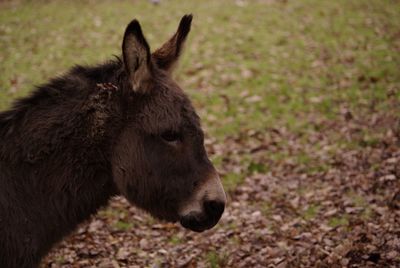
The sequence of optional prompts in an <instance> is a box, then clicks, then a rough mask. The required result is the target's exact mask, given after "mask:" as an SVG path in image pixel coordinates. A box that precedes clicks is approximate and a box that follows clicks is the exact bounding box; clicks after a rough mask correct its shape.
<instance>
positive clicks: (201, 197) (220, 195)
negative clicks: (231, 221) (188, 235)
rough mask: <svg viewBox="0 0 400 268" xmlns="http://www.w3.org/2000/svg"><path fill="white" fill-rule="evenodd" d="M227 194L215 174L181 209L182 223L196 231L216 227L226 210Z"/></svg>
mask: <svg viewBox="0 0 400 268" xmlns="http://www.w3.org/2000/svg"><path fill="white" fill-rule="evenodd" d="M225 204H226V195H225V192H224V189H223V187H222V184H221V181H220V179H219V177H218V175H215V174H213V176H210V177H209V179H207V181H206V182H205V183H204V184H202V185H201V186H200V187H199V188H198V189H197V190H196V191H195V193H194V195H193V197H192V198H191V199H190V200H189V202H187V203H186V204H185V205H184V206H183V209H181V211H180V213H179V214H180V215H181V216H180V223H181V225H182V226H183V227H185V228H187V229H190V230H192V231H195V232H202V231H205V230H207V229H211V228H212V227H214V226H215V225H216V224H217V223H218V221H219V219H220V218H221V216H222V213H223V212H224V209H225Z"/></svg>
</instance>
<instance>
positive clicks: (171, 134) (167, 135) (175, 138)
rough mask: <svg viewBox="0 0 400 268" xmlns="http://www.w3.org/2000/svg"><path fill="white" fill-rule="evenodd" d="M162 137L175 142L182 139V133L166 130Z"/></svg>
mask: <svg viewBox="0 0 400 268" xmlns="http://www.w3.org/2000/svg"><path fill="white" fill-rule="evenodd" d="M161 138H162V139H163V140H165V141H166V142H175V141H178V140H180V139H181V135H180V134H179V133H178V132H176V131H165V132H164V133H162V134H161Z"/></svg>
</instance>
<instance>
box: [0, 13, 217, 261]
mask: <svg viewBox="0 0 400 268" xmlns="http://www.w3.org/2000/svg"><path fill="white" fill-rule="evenodd" d="M190 21H191V16H185V17H184V18H183V19H182V21H181V25H180V27H179V29H178V33H177V34H175V35H174V37H173V38H172V39H171V40H170V41H169V42H167V44H166V45H164V46H163V47H162V48H161V49H159V50H157V51H156V52H155V53H153V54H150V50H149V46H148V45H147V42H146V40H145V38H144V36H143V34H142V32H141V29H140V25H139V23H138V22H137V21H132V22H131V24H129V26H128V27H127V30H126V32H125V37H124V42H123V59H124V60H123V61H121V60H119V59H116V60H114V61H111V62H109V63H106V64H103V65H99V66H96V67H82V66H77V67H75V68H73V69H72V70H71V71H69V72H68V73H67V74H66V75H64V76H62V77H59V78H55V79H52V80H51V81H50V82H49V83H47V84H45V85H42V86H40V87H38V88H37V89H36V90H34V91H33V92H32V94H31V95H30V96H28V97H25V98H23V99H20V100H18V101H17V102H16V103H15V104H14V106H13V107H12V108H11V109H9V110H7V111H4V112H2V113H0V267H35V266H37V265H38V264H39V262H40V260H41V258H42V257H43V256H44V255H46V253H47V252H48V251H49V250H50V249H51V247H52V246H53V245H54V244H55V243H56V242H58V241H60V240H61V239H62V238H63V237H64V236H65V235H67V234H68V233H70V232H71V231H72V230H74V229H75V228H76V226H77V225H78V224H79V223H80V222H82V221H84V220H85V219H88V218H89V217H90V215H92V214H94V213H96V211H97V210H98V209H99V208H100V207H102V206H105V205H106V204H107V202H108V200H109V199H110V197H112V196H114V195H119V194H122V195H124V196H125V197H126V198H127V199H128V200H129V201H130V202H131V203H133V204H135V205H137V206H139V207H140V208H143V209H145V210H146V211H148V212H149V213H151V214H152V215H154V216H155V217H157V218H160V219H164V220H169V221H176V220H179V215H178V208H179V206H180V205H181V204H182V203H184V202H185V201H186V200H188V199H189V198H190V196H191V195H192V194H193V192H194V191H195V189H196V185H198V184H199V182H201V181H202V180H204V179H206V178H207V177H209V174H211V173H215V170H214V168H213V166H212V164H211V163H210V161H209V160H208V158H207V154H206V152H205V149H204V145H203V132H202V130H201V127H200V122H199V118H198V116H197V115H196V113H195V110H194V109H193V107H192V105H191V103H190V101H189V99H188V98H187V97H186V95H185V94H184V93H183V91H182V90H181V89H180V88H179V86H178V85H177V84H176V83H175V82H174V81H173V80H172V79H171V77H170V75H169V73H170V71H171V67H172V65H173V64H174V63H175V62H176V61H177V58H178V56H179V54H180V51H181V48H182V46H183V41H184V40H185V38H186V35H187V33H188V32H189V30H190Z"/></svg>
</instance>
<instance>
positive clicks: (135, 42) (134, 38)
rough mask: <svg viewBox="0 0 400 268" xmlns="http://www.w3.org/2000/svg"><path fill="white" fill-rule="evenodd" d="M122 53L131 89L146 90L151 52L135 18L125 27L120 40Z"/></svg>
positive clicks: (149, 73) (149, 77)
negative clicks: (122, 37)
mask: <svg viewBox="0 0 400 268" xmlns="http://www.w3.org/2000/svg"><path fill="white" fill-rule="evenodd" d="M122 54H123V58H124V65H125V70H126V72H127V73H128V76H129V82H130V83H131V86H132V90H133V91H135V92H142V93H144V92H146V91H147V88H148V86H147V85H148V82H149V81H150V79H151V54H150V47H149V45H148V43H147V41H146V39H145V38H144V35H143V32H142V29H141V27H140V24H139V22H138V21H137V20H133V21H131V23H129V25H128V26H127V27H126V30H125V34H124V41H123V42H122Z"/></svg>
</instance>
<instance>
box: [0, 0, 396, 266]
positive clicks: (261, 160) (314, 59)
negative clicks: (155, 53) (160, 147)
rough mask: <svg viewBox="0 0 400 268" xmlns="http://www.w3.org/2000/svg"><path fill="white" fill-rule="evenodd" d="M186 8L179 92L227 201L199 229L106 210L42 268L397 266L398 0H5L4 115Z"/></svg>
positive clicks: (0, 10)
mask: <svg viewBox="0 0 400 268" xmlns="http://www.w3.org/2000/svg"><path fill="white" fill-rule="evenodd" d="M186 13H193V15H194V20H193V26H192V31H191V33H190V36H189V40H188V42H187V45H186V50H185V52H184V55H183V58H182V59H181V63H180V65H179V68H178V69H177V70H176V72H175V77H176V79H177V81H178V83H179V84H180V85H181V86H182V88H184V89H185V90H186V93H187V94H188V95H189V96H190V97H191V99H192V100H193V103H194V106H195V107H196V108H197V110H198V113H199V115H200V117H201V118H202V122H203V127H204V129H205V131H206V133H207V138H206V146H207V149H208V152H209V155H210V157H211V159H212V160H213V162H214V163H215V165H216V166H217V168H218V171H219V172H220V174H221V177H222V180H223V184H224V186H225V188H226V190H227V192H228V194H229V204H228V207H227V209H226V212H225V213H224V216H223V218H222V220H221V221H220V223H219V224H218V225H217V226H216V227H215V228H214V229H212V230H210V231H207V232H205V233H201V234H196V233H192V232H189V231H186V230H183V228H181V227H179V226H178V225H175V224H166V223H163V222H159V221H156V220H154V219H152V218H151V217H149V216H148V215H147V214H145V213H143V212H141V211H139V210H137V209H135V208H133V207H132V206H130V205H128V204H127V202H126V201H125V200H124V199H122V198H116V199H115V200H112V202H111V204H110V206H109V207H107V208H104V209H103V210H101V211H100V212H99V214H98V215H97V216H95V217H93V218H92V220H90V221H88V222H86V223H85V224H82V225H81V226H80V228H79V229H78V230H77V231H76V232H75V233H74V234H72V235H71V236H70V237H68V238H67V239H66V240H65V241H64V242H62V243H61V244H60V245H58V246H57V248H55V249H54V250H53V251H52V252H51V254H50V255H49V256H48V257H47V258H46V260H45V262H44V263H43V267H346V266H348V267H399V266H400V253H399V252H400V224H399V223H400V121H399V115H400V72H399V70H400V1H398V0H365V1H361V0H338V1H328V0H298V1H294V0H293V1H291V0H286V1H283V0H281V1H279V0H254V1H250V0H248V1H245V0H242V1H239V0H236V1H234V0H219V1H212V0H203V1H178V0H160V1H145V0H137V1H133V0H130V1H105V0H99V1H75V0H71V1H42V0H39V1H0V109H1V110H4V109H6V108H7V107H9V105H10V104H11V103H12V101H13V100H14V99H16V98H17V97H20V96H24V95H26V94H27V93H28V92H29V91H30V90H32V89H33V88H34V85H38V84H40V83H44V82H45V81H46V80H47V79H49V78H51V77H53V76H55V75H59V74H62V73H63V72H65V71H66V70H67V69H68V68H70V67H71V66H73V65H74V64H95V63H101V62H104V61H106V60H107V59H111V58H112V55H120V54H121V52H120V47H121V42H122V35H123V31H124V29H125V27H126V25H127V24H128V23H129V22H130V20H132V19H133V18H137V19H139V21H140V22H141V24H142V27H143V31H144V34H145V36H146V38H147V39H148V41H149V43H150V46H151V48H152V49H153V50H154V49H155V48H157V47H158V46H160V45H161V44H162V43H163V42H164V41H166V40H167V39H168V38H169V37H170V36H171V35H172V34H173V33H174V31H175V30H176V27H177V25H178V23H179V20H180V18H181V17H182V16H183V15H184V14H186Z"/></svg>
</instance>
